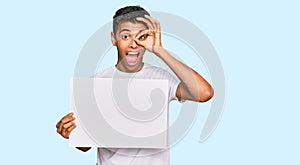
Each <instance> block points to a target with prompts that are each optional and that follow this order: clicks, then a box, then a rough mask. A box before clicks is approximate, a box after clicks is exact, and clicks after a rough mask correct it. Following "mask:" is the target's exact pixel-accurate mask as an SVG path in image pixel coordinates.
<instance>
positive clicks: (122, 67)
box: [115, 62, 144, 73]
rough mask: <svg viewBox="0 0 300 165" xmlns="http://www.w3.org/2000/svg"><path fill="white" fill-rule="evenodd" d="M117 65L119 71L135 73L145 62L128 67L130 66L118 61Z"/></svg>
mask: <svg viewBox="0 0 300 165" xmlns="http://www.w3.org/2000/svg"><path fill="white" fill-rule="evenodd" d="M115 66H116V68H117V69H118V70H119V71H122V72H126V73H134V72H138V71H140V70H142V68H143V66H144V63H143V62H141V63H140V64H138V65H136V66H133V67H128V66H125V65H123V64H122V63H120V62H118V63H117V64H116V65H115Z"/></svg>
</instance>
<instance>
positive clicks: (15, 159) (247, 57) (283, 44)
mask: <svg viewBox="0 0 300 165" xmlns="http://www.w3.org/2000/svg"><path fill="white" fill-rule="evenodd" d="M128 4H140V5H142V6H144V7H145V8H146V9H148V10H151V11H162V12H169V13H172V14H176V15H178V16H182V17H184V18H186V19H187V20H189V21H191V22H192V23H194V24H195V25H197V26H198V27H199V28H200V29H201V30H202V31H203V32H204V33H205V34H206V35H207V36H208V37H209V39H210V41H211V42H212V43H213V45H214V46H215V48H216V50H217V52H218V54H219V57H220V60H221V62H222V65H223V68H224V72H225V77H226V92H227V93H226V104H225V107H224V112H223V116H222V119H221V121H220V123H219V125H218V127H217V129H216V130H215V132H214V133H213V134H212V136H210V138H209V139H208V140H207V141H205V142H204V143H199V142H198V140H199V135H200V131H201V124H202V123H203V120H204V119H205V112H203V113H202V112H199V114H198V115H199V116H198V118H197V120H196V122H195V124H194V127H193V128H192V129H191V131H190V132H189V134H188V135H187V136H186V138H185V139H183V140H182V141H181V142H180V143H179V144H177V145H176V146H175V147H173V148H172V150H171V163H172V164H174V165H182V164H205V165H217V164H232V165H240V164H244V165H246V164H249V165H253V164H278V165H279V164H289V165H292V164H300V158H299V154H300V142H299V139H300V133H299V130H300V129H299V126H300V120H299V117H300V112H299V111H300V106H299V98H300V97H299V93H300V87H299V84H300V80H299V70H300V65H299V61H300V60H299V59H300V58H299V57H298V56H299V55H300V50H299V43H300V39H299V38H300V32H299V29H300V23H299V15H300V10H299V7H300V4H299V3H298V2H297V1H296V0H294V1H292V0H285V1H283V0H282V1H276V2H275V1H271V0H269V1H267V0H265V1H259V0H251V1H250V0H248V1H238V0H229V1H215V0H212V1H189V0H185V1H179V2H175V1H136V2H133V1H117V0H110V1H107V2H106V3H103V1H81V2H78V1H70V0H68V1H57V0H52V1H47V2H46V1H37V0H36V1H34V0H29V1H20V0H19V1H16V0H15V1H1V2H0V21H1V25H0V55H1V60H0V75H1V87H0V91H1V92H0V98H1V120H0V122H1V123H0V125H1V159H0V164H49V165H50V164H95V162H96V152H95V150H92V151H89V152H87V153H81V152H79V151H77V150H75V149H73V148H71V147H68V143H67V141H66V140H64V139H63V138H61V137H60V136H58V134H57V133H56V129H55V124H56V122H57V121H58V120H59V119H60V118H61V117H62V116H63V115H65V114H66V113H67V112H68V110H69V79H70V77H71V76H72V74H73V69H74V65H75V62H76V60H77V56H78V55H79V52H80V49H81V47H82V46H83V45H84V44H85V42H86V41H87V39H88V38H89V37H90V36H91V35H92V34H93V33H94V32H95V31H96V30H97V29H98V28H99V27H101V26H102V25H104V24H105V23H107V22H109V21H110V20H111V17H112V15H113V13H114V11H115V10H116V9H118V8H119V7H122V6H125V5H128ZM99 44H100V43H99ZM186 63H187V64H189V63H193V62H192V61H186ZM203 106H204V107H205V105H203ZM200 111H201V110H200ZM206 113H207V112H206ZM201 114H203V115H201Z"/></svg>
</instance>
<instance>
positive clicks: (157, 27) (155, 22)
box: [145, 15, 160, 31]
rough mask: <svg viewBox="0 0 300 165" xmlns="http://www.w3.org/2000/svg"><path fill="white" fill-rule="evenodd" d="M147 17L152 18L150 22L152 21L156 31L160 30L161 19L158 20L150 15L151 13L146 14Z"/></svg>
mask: <svg viewBox="0 0 300 165" xmlns="http://www.w3.org/2000/svg"><path fill="white" fill-rule="evenodd" d="M145 18H147V19H148V20H150V22H151V23H152V25H153V27H154V30H155V31H160V25H159V21H158V20H156V19H154V18H152V17H150V16H149V15H145Z"/></svg>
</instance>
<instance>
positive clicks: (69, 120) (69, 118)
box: [57, 115, 75, 133]
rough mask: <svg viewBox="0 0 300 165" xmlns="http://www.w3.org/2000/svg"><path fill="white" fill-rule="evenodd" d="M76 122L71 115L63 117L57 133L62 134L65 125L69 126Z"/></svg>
mask: <svg viewBox="0 0 300 165" xmlns="http://www.w3.org/2000/svg"><path fill="white" fill-rule="evenodd" d="M74 120H75V117H73V116H70V115H69V116H68V115H66V116H65V117H63V118H62V119H61V121H60V124H59V126H58V128H57V132H58V133H61V132H62V130H63V127H64V125H65V124H68V123H72V121H74Z"/></svg>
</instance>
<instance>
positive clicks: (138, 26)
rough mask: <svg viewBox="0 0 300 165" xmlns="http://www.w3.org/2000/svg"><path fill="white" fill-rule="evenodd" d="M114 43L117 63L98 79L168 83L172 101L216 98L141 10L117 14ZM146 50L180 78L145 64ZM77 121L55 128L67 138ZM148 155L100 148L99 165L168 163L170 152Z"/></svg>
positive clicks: (140, 151)
mask: <svg viewBox="0 0 300 165" xmlns="http://www.w3.org/2000/svg"><path fill="white" fill-rule="evenodd" d="M187 30H188V29H187ZM111 41H112V44H113V45H114V46H116V47H117V50H118V61H117V64H116V65H115V66H112V67H110V68H108V69H106V70H104V71H102V72H100V73H98V74H96V75H95V77H101V78H128V79H129V78H135V79H164V80H168V82H169V98H168V99H169V101H171V100H180V101H182V100H192V101H196V102H206V101H208V100H209V99H210V98H211V97H212V96H213V88H212V87H211V85H210V84H209V83H208V82H207V81H206V80H205V79H204V78H203V77H202V76H200V75H199V74H198V73H197V72H196V71H194V70H193V69H191V68H189V67H188V66H187V65H185V64H184V63H182V62H180V61H178V60H177V59H176V58H174V57H173V56H172V55H171V54H170V53H169V52H168V51H167V50H166V49H164V47H163V45H162V43H161V32H160V23H159V21H158V20H155V19H154V18H152V17H151V16H150V14H149V13H148V12H147V11H146V10H144V9H143V8H142V7H140V6H127V7H124V8H121V9H119V10H118V11H117V12H116V13H115V15H114V17H113V32H111ZM146 50H147V51H149V52H151V53H153V55H156V56H158V57H159V58H160V59H161V60H163V61H164V62H165V64H167V65H168V66H169V68H170V69H171V70H172V71H173V72H174V73H175V74H176V76H177V77H175V76H173V74H171V73H169V72H168V71H166V70H164V69H162V68H159V67H155V66H151V65H149V64H145V63H144V62H143V55H144V53H145V51H146ZM74 120H75V118H74V117H73V113H69V114H67V115H66V116H64V117H63V118H62V119H61V120H60V121H59V122H58V123H57V125H56V127H57V132H58V133H59V134H60V135H61V136H63V137H64V138H66V139H68V138H69V135H70V133H71V132H72V130H73V129H74V128H75V127H76V125H75V123H74ZM99 131H101V130H99ZM103 133H105V132H103ZM78 149H79V150H82V151H87V150H89V149H90V148H87V147H78ZM147 153H154V152H153V150H150V149H113V150H111V149H105V148H98V165H111V164H122V165H127V164H132V165H137V164H141V165H148V164H149V165H150V164H154V165H166V164H169V150H168V149H166V150H163V151H158V152H157V153H156V154H147Z"/></svg>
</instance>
